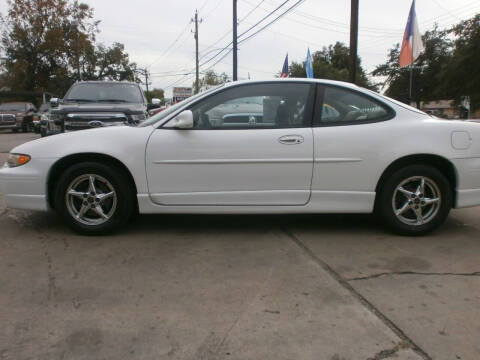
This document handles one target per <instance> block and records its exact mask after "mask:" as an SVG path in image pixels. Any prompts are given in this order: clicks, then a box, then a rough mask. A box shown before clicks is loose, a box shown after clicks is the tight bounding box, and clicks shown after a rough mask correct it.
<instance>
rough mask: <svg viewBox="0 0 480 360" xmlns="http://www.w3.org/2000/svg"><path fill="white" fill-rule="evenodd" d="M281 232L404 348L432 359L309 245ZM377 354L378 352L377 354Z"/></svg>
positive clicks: (427, 359)
mask: <svg viewBox="0 0 480 360" xmlns="http://www.w3.org/2000/svg"><path fill="white" fill-rule="evenodd" d="M281 230H282V231H283V233H285V234H286V235H287V236H288V238H290V240H292V242H293V243H294V244H296V245H297V246H298V247H299V248H300V249H301V250H303V252H304V253H305V254H306V255H307V256H308V257H310V258H311V259H312V260H313V261H314V262H315V263H317V265H319V266H320V267H321V268H322V269H323V270H325V271H326V272H327V273H328V274H329V275H330V276H331V277H332V278H333V279H334V280H336V281H337V282H338V283H339V284H340V285H341V286H343V287H344V288H345V289H346V290H347V291H348V292H350V293H351V294H352V295H353V297H355V298H356V299H357V300H358V301H360V303H361V304H362V305H363V306H365V307H366V308H367V309H368V310H369V311H370V312H371V313H373V314H374V315H375V316H376V317H378V318H379V319H380V321H382V322H383V323H384V324H385V325H386V326H387V327H388V328H390V329H391V330H392V331H393V332H394V333H395V334H396V335H397V336H398V337H399V338H400V339H401V340H402V342H401V343H400V344H403V346H404V347H405V348H410V349H412V350H413V351H415V352H416V353H417V354H419V355H420V356H421V357H422V358H424V359H425V360H432V357H431V356H430V355H428V354H427V352H426V351H425V350H423V349H422V348H420V346H418V345H417V344H416V343H415V342H414V341H413V340H412V339H410V338H409V337H408V336H407V334H405V333H404V332H403V330H402V329H400V328H399V327H398V326H397V325H396V324H395V323H394V322H393V321H392V320H390V319H389V318H388V317H387V316H386V315H385V314H383V313H382V312H381V311H380V310H379V309H377V308H376V307H375V306H374V305H373V304H372V303H371V302H370V301H368V300H367V298H365V297H364V296H363V295H362V294H360V293H359V292H358V291H357V290H355V288H354V287H353V286H352V285H351V284H350V283H349V282H348V281H347V280H346V279H344V278H343V277H342V276H340V274H338V273H337V272H336V271H335V270H333V268H332V267H331V266H330V265H328V264H327V263H326V262H325V261H323V260H322V259H321V258H320V257H318V256H317V255H316V254H315V253H314V252H313V251H312V250H311V249H310V248H309V247H307V246H306V245H305V244H304V243H303V242H302V241H301V240H300V239H299V238H298V237H297V236H295V234H293V233H292V232H291V231H289V230H287V229H286V228H281ZM377 355H378V354H377ZM373 359H385V357H383V358H381V357H377V358H373Z"/></svg>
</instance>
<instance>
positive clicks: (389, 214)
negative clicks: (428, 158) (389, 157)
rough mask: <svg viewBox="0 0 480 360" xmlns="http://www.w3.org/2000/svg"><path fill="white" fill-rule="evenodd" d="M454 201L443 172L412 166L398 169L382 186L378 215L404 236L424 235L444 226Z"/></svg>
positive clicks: (377, 207) (378, 201) (428, 167)
mask: <svg viewBox="0 0 480 360" xmlns="http://www.w3.org/2000/svg"><path fill="white" fill-rule="evenodd" d="M452 198H453V196H452V190H451V186H450V183H449V182H448V180H447V179H446V178H445V176H444V175H443V174H442V173H441V172H440V171H438V170H437V169H435V168H433V167H430V166H426V165H411V166H407V167H405V168H402V169H400V170H397V171H396V172H395V173H393V174H392V175H391V176H390V177H389V178H388V179H387V180H386V181H385V183H384V184H383V185H382V187H381V189H380V191H379V194H378V199H377V204H376V205H377V206H376V212H377V215H379V217H381V218H382V220H383V221H384V222H385V223H386V224H387V225H388V226H389V227H390V228H391V229H393V230H394V231H395V232H397V233H399V234H401V235H410V236H415V235H424V234H426V233H428V232H430V231H433V230H435V229H436V228H438V227H439V226H440V225H441V224H443V222H444V221H445V219H446V218H447V216H448V214H449V212H450V209H451V208H452V202H453V200H452Z"/></svg>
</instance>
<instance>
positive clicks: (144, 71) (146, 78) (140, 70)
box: [137, 68, 149, 99]
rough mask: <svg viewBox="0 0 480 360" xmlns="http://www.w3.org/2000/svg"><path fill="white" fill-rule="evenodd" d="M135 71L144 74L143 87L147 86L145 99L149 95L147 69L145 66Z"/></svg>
mask: <svg viewBox="0 0 480 360" xmlns="http://www.w3.org/2000/svg"><path fill="white" fill-rule="evenodd" d="M137 72H138V73H139V74H140V75H143V76H145V87H146V88H147V91H146V93H147V94H146V95H147V99H148V97H149V92H148V85H149V84H148V69H147V68H144V69H137Z"/></svg>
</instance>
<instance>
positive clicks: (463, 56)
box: [442, 14, 480, 110]
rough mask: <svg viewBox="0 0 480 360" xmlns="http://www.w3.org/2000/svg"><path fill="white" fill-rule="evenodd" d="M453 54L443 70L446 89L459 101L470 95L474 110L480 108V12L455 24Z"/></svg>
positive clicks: (452, 32) (453, 29)
mask: <svg viewBox="0 0 480 360" xmlns="http://www.w3.org/2000/svg"><path fill="white" fill-rule="evenodd" d="M449 34H450V35H453V36H455V40H454V41H453V54H452V56H451V58H450V61H449V62H448V64H447V66H446V68H445V69H444V71H443V72H442V79H443V80H444V82H445V85H446V90H445V91H447V92H448V93H449V94H450V96H451V97H453V98H454V99H455V100H456V101H457V102H458V101H459V100H460V98H461V97H462V96H469V97H470V102H471V106H472V110H475V109H478V108H480V67H479V65H478V63H479V58H480V14H477V15H476V16H474V17H473V18H471V19H469V20H465V21H462V22H460V23H459V24H457V25H456V26H454V27H453V28H452V29H451V30H450V31H449Z"/></svg>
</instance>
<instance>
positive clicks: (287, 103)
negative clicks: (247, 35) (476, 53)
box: [0, 79, 480, 236]
mask: <svg viewBox="0 0 480 360" xmlns="http://www.w3.org/2000/svg"><path fill="white" fill-rule="evenodd" d="M252 99H255V101H252ZM237 105H238V106H237ZM327 109H328V110H327ZM245 114H248V115H247V116H245ZM227 119H228V120H229V121H225V120H227ZM230 120H231V121H230ZM479 158H480V126H479V124H476V123H473V122H465V121H447V120H441V119H435V118H432V117H431V116H430V115H428V114H426V113H424V112H422V111H419V110H418V109H415V108H413V107H410V106H408V105H405V104H403V103H400V102H398V101H395V100H393V99H389V98H387V97H384V96H382V95H380V94H377V93H375V92H372V91H370V90H367V89H361V88H359V87H357V86H355V85H353V84H348V83H341V82H335V81H327V80H314V79H277V80H269V81H247V82H234V83H230V84H226V85H224V86H221V87H217V88H214V89H211V90H208V91H206V92H205V93H200V94H197V95H195V96H192V97H191V98H188V99H187V100H185V101H183V102H181V103H178V104H176V105H174V106H172V107H170V108H168V109H166V110H164V111H163V112H161V113H159V114H157V115H155V116H153V117H151V118H149V119H148V120H146V121H145V122H143V123H142V124H141V125H139V126H137V127H128V126H122V127H110V128H103V129H95V130H92V131H80V132H76V133H71V134H66V135H64V136H58V137H52V138H46V139H42V140H40V141H38V140H37V141H33V142H29V143H25V144H23V145H20V146H18V147H16V148H15V149H13V150H12V152H11V154H10V155H9V160H8V163H7V164H8V166H7V167H4V168H3V169H1V170H0V184H1V185H2V186H3V193H4V199H5V202H6V205H7V207H16V208H25V209H33V210H47V209H49V208H53V209H55V210H56V211H57V212H58V215H59V216H61V217H62V218H63V219H64V220H65V222H66V223H67V224H68V225H69V226H71V227H72V228H73V229H74V230H75V231H77V232H80V233H83V234H88V235H94V234H104V233H108V232H111V231H114V230H116V229H118V228H120V227H121V226H124V225H125V224H127V223H128V221H129V219H130V218H131V217H132V216H133V214H134V213H135V212H136V211H137V209H138V211H139V212H140V213H209V214H212V213H228V214H246V213H252V214H256V213H332V212H333V213H372V212H374V213H375V214H377V216H378V217H379V218H380V219H382V220H383V222H384V223H385V224H386V225H388V226H389V227H390V228H391V229H393V230H394V231H395V232H397V233H399V234H402V235H411V236H417V235H423V234H426V233H428V232H430V231H433V230H435V229H436V228H438V227H439V226H440V225H441V224H442V223H443V222H444V221H445V219H446V218H447V216H448V214H449V212H450V210H451V209H452V208H462V207H469V206H477V205H480V177H479V176H478V174H479V173H480V163H479V160H478V159H479ZM20 175H21V176H20Z"/></svg>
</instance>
